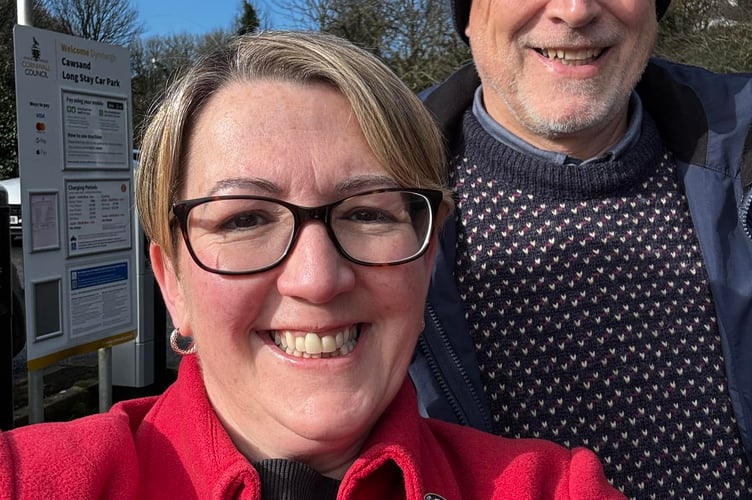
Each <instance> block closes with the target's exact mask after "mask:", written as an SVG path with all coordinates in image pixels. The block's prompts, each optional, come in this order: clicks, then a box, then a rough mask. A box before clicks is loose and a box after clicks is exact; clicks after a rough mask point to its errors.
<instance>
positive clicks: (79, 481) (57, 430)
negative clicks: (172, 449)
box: [0, 403, 145, 498]
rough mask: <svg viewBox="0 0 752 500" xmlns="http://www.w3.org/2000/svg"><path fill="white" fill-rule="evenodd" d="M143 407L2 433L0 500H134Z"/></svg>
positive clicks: (117, 410)
mask: <svg viewBox="0 0 752 500" xmlns="http://www.w3.org/2000/svg"><path fill="white" fill-rule="evenodd" d="M144 406H145V405H144V404H143V403H141V404H131V405H130V409H131V410H136V411H135V413H128V412H127V411H125V409H124V408H123V407H122V406H115V407H113V409H112V410H111V411H110V412H108V413H104V414H98V415H92V416H89V417H84V418H80V419H77V420H73V421H71V422H56V423H43V424H35V425H28V426H25V427H19V428H17V429H13V430H11V431H8V432H4V433H2V434H0V492H2V493H0V498H136V497H137V491H138V470H139V466H138V458H137V453H136V447H135V443H134V439H133V432H134V429H135V428H137V426H138V423H137V420H138V418H139V417H138V414H140V413H142V412H143V414H145V411H144Z"/></svg>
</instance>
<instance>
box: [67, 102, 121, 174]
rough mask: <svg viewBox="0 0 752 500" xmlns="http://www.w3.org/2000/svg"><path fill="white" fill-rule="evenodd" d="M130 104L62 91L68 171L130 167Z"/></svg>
mask: <svg viewBox="0 0 752 500" xmlns="http://www.w3.org/2000/svg"><path fill="white" fill-rule="evenodd" d="M126 106H127V101H126V100H125V99H118V98H115V97H108V96H106V95H96V94H84V93H80V92H72V91H63V105H62V107H61V109H62V110H63V128H64V132H63V155H64V157H65V165H64V166H65V168H87V169H98V170H101V169H112V168H119V169H128V168H130V158H131V155H130V153H129V150H130V148H129V137H130V135H129V133H128V113H127V108H126Z"/></svg>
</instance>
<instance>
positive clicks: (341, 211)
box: [187, 191, 432, 273]
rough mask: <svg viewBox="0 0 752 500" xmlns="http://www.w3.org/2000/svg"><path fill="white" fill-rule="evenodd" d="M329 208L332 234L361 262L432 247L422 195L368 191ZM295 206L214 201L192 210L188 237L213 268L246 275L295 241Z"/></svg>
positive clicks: (398, 258) (401, 257)
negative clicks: (245, 273) (428, 245)
mask: <svg viewBox="0 0 752 500" xmlns="http://www.w3.org/2000/svg"><path fill="white" fill-rule="evenodd" d="M329 208H330V211H329V217H328V221H327V222H328V224H327V225H328V226H329V232H330V235H333V239H334V240H335V244H336V245H337V246H338V248H339V250H340V252H342V253H343V254H344V255H345V256H346V257H347V258H349V259H350V260H353V261H355V262H358V263H361V264H372V265H384V264H394V263H399V262H403V261H406V260H410V259H411V258H414V257H415V256H416V255H418V254H420V253H421V252H422V251H423V250H424V249H425V247H426V245H427V242H428V236H429V233H430V231H431V222H432V214H431V208H430V202H429V200H428V199H427V198H426V197H425V196H423V195H422V194H419V193H413V192H409V191H381V192H373V193H366V194H362V195H356V196H352V197H350V198H346V199H344V200H342V201H340V202H338V203H335V204H334V205H330V206H329ZM295 210H296V208H295V207H294V206H289V207H288V206H287V205H284V204H282V203H279V202H276V201H272V200H268V199H257V198H240V197H239V198H232V197H228V198H218V199H212V200H209V201H206V202H204V203H201V204H198V205H196V206H193V207H192V208H191V209H190V211H189V212H188V215H187V233H188V241H189V244H190V247H191V249H192V250H193V254H194V256H195V258H196V259H197V260H198V261H199V262H200V263H201V264H202V265H203V266H204V267H206V268H209V269H211V270H215V271H220V272H233V273H243V272H253V271H256V270H261V269H264V268H269V267H270V266H273V265H275V264H276V263H278V262H279V261H281V260H282V259H283V258H284V257H285V256H286V254H287V253H288V251H289V250H290V248H291V247H292V245H293V240H294V238H295V234H296V230H297V229H298V228H297V227H296V224H298V222H296V214H295ZM298 210H300V209H298ZM301 211H305V209H302V210H301Z"/></svg>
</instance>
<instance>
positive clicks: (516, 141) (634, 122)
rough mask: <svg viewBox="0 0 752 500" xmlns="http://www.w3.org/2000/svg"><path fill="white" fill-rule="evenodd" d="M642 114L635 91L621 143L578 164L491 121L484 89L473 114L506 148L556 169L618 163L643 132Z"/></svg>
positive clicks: (474, 104)
mask: <svg viewBox="0 0 752 500" xmlns="http://www.w3.org/2000/svg"><path fill="white" fill-rule="evenodd" d="M642 113H643V108H642V100H641V99H640V96H638V95H637V93H636V92H634V91H633V92H632V94H631V96H630V98H629V124H628V126H627V132H626V134H624V137H622V138H621V140H620V141H619V142H617V143H616V144H615V145H614V146H613V147H611V148H610V149H609V150H608V151H607V152H605V153H603V154H602V155H600V156H598V157H596V158H587V159H585V160H579V159H577V158H573V157H571V156H569V155H567V154H565V153H558V152H555V151H545V150H542V149H538V148H536V147H535V146H533V145H532V144H530V143H528V142H527V141H524V140H522V139H520V138H519V137H517V136H516V135H514V134H512V133H511V132H510V131H508V130H507V129H506V128H504V127H503V126H502V125H500V124H499V123H498V122H497V121H496V120H494V119H493V118H491V115H489V114H488V112H487V111H486V108H485V107H484V106H483V88H482V87H481V86H479V87H478V88H477V89H476V90H475V97H474V99H473V114H474V115H475V118H476V119H477V120H478V122H479V123H480V125H481V126H482V127H483V129H484V130H485V131H486V132H488V133H489V134H490V135H491V137H493V138H494V139H496V140H497V141H499V142H501V143H503V144H505V145H506V146H509V147H510V148H512V149H514V150H515V151H517V152H519V153H522V154H527V155H533V156H537V157H539V158H542V159H544V160H546V161H549V162H552V163H555V164H557V165H567V164H574V165H577V164H582V163H588V162H591V161H595V160H604V159H606V160H616V159H618V158H619V157H620V156H622V155H623V154H624V151H626V150H627V149H629V148H630V147H632V146H633V145H634V144H635V143H636V142H637V141H638V140H639V139H640V130H641V128H642Z"/></svg>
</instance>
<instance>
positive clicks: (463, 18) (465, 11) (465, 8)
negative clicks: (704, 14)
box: [452, 0, 671, 42]
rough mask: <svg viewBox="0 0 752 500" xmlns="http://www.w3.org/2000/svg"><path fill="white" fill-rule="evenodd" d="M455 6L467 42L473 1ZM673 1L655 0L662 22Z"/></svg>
mask: <svg viewBox="0 0 752 500" xmlns="http://www.w3.org/2000/svg"><path fill="white" fill-rule="evenodd" d="M452 3H453V4H454V26H455V27H456V28H457V33H459V35H460V37H462V39H463V40H465V41H466V42H467V36H465V27H466V26H467V21H468V19H470V4H471V3H472V0H452ZM669 3H671V0H655V13H656V16H657V17H658V20H659V21H660V20H661V18H662V17H663V14H665V13H666V10H667V9H668V4H669Z"/></svg>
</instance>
